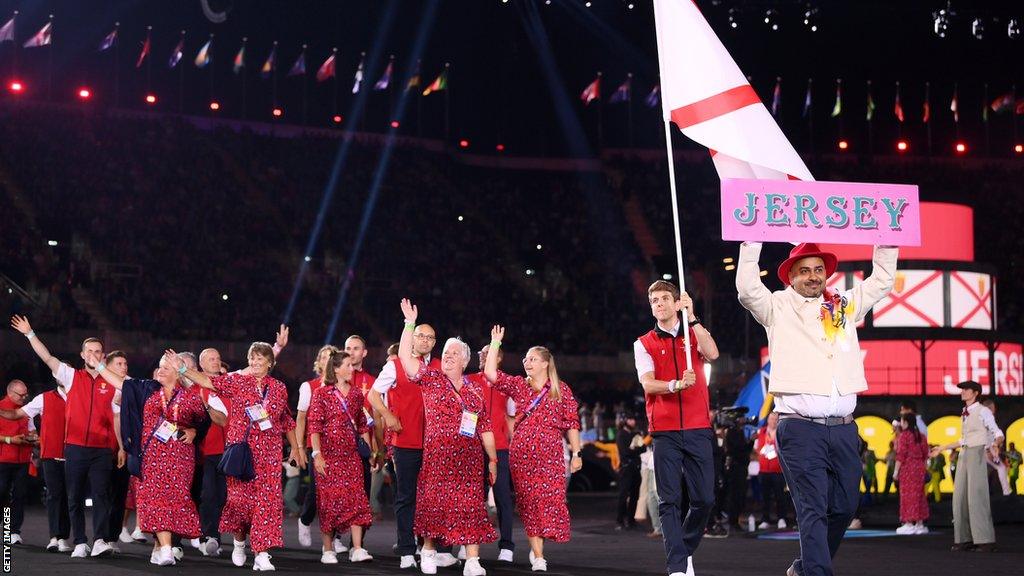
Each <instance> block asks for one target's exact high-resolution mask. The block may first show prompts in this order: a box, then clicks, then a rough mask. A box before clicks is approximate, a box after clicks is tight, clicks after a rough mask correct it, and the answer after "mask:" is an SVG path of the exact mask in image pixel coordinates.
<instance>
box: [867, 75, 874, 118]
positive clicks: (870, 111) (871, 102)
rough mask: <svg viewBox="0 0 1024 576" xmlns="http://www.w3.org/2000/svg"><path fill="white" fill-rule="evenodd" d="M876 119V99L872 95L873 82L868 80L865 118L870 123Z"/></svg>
mask: <svg viewBox="0 0 1024 576" xmlns="http://www.w3.org/2000/svg"><path fill="white" fill-rule="evenodd" d="M874 117H875V97H874V95H873V94H872V93H871V80H868V104H867V113H866V114H865V115H864V118H865V119H866V120H867V121H868V122H871V120H873V119H874Z"/></svg>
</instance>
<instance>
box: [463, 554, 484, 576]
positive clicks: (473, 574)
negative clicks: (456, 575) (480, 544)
mask: <svg viewBox="0 0 1024 576" xmlns="http://www.w3.org/2000/svg"><path fill="white" fill-rule="evenodd" d="M462 576H487V570H484V567H483V566H481V565H480V559H479V558H467V559H466V565H465V566H463V567H462Z"/></svg>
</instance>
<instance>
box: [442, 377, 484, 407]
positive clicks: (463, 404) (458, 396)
mask: <svg viewBox="0 0 1024 576" xmlns="http://www.w3.org/2000/svg"><path fill="white" fill-rule="evenodd" d="M445 378H447V376H445ZM448 383H449V384H451V385H452V392H455V397H456V398H458V399H459V406H462V411H463V412H473V411H472V410H470V409H469V408H467V407H466V403H465V402H463V401H462V393H461V392H459V391H458V390H457V389H456V388H455V382H452V381H451V380H450V379H449V380H448ZM467 384H469V378H467V377H466V376H463V377H462V386H463V387H465V386H466V385H467ZM473 413H474V414H479V412H473Z"/></svg>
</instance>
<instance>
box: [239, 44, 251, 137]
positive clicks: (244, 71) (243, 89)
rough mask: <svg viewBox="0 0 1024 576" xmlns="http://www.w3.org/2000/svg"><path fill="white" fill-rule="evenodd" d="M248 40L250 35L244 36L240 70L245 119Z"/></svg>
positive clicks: (243, 118)
mask: <svg viewBox="0 0 1024 576" xmlns="http://www.w3.org/2000/svg"><path fill="white" fill-rule="evenodd" d="M248 42H249V37H248V36H242V50H241V52H240V54H241V55H242V67H241V68H240V69H239V71H238V73H239V74H241V76H242V120H245V116H246V114H245V108H246V103H247V101H246V93H245V73H246V67H245V45H246V43H248Z"/></svg>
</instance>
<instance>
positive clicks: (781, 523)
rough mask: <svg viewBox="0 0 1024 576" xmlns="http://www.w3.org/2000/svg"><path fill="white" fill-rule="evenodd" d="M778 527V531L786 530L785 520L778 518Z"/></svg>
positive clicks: (787, 526)
mask: <svg viewBox="0 0 1024 576" xmlns="http://www.w3.org/2000/svg"><path fill="white" fill-rule="evenodd" d="M778 526H779V530H785V529H786V528H789V525H788V524H786V520H785V518H779V524H778Z"/></svg>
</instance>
